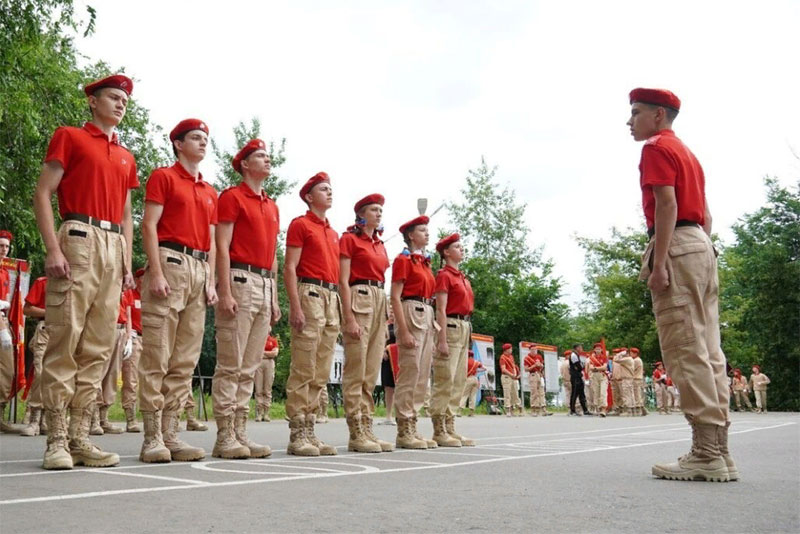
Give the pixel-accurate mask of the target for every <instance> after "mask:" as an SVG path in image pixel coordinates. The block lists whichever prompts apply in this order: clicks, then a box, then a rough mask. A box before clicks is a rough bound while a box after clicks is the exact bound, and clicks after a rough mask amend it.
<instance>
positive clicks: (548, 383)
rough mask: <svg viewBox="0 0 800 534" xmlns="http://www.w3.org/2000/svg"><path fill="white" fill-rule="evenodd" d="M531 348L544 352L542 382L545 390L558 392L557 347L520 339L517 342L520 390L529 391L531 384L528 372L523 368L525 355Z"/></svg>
mask: <svg viewBox="0 0 800 534" xmlns="http://www.w3.org/2000/svg"><path fill="white" fill-rule="evenodd" d="M531 349H536V350H540V351H542V354H544V383H545V391H546V392H547V393H558V391H559V390H560V386H559V384H558V377H559V374H558V347H556V346H554V345H543V344H542V343H536V342H535V341H520V343H519V354H518V359H519V364H518V365H519V368H520V373H521V375H522V391H523V392H528V393H530V390H531V386H530V381H529V379H528V375H529V374H530V373H528V372H527V371H526V370H525V365H524V362H525V356H527V355H528V353H529V352H530V350H531Z"/></svg>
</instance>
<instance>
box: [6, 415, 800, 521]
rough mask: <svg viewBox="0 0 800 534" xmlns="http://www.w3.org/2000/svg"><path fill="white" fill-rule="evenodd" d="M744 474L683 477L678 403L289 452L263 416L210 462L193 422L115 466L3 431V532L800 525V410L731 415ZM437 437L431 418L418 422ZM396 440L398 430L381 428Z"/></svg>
mask: <svg viewBox="0 0 800 534" xmlns="http://www.w3.org/2000/svg"><path fill="white" fill-rule="evenodd" d="M732 416H733V425H732V427H731V434H730V449H731V452H732V453H733V455H734V458H735V459H736V461H737V464H738V466H739V471H740V474H741V478H740V480H739V481H738V482H729V483H706V482H673V481H665V480H658V479H655V478H653V477H652V476H651V475H650V466H651V465H652V464H653V463H654V462H659V461H665V460H673V459H675V458H677V457H678V456H680V455H681V454H683V453H685V452H686V451H687V450H688V448H689V444H690V431H689V428H688V426H687V424H686V422H685V421H684V419H683V417H682V416H680V415H677V414H676V415H669V416H661V415H657V414H650V415H649V416H648V417H635V418H620V417H608V418H605V419H601V418H597V417H567V416H566V415H563V414H557V415H555V416H553V417H546V418H543V417H529V416H525V417H515V418H506V417H502V416H480V417H473V418H467V417H462V418H460V419H458V421H457V428H458V429H459V431H461V432H462V434H464V435H467V436H470V437H473V438H475V439H476V441H477V446H476V447H470V448H461V449H445V448H438V449H436V450H429V451H404V450H398V451H395V452H392V453H380V454H357V453H349V452H347V439H346V438H347V427H346V425H345V422H344V420H343V419H336V420H331V422H330V423H328V424H325V425H318V427H317V429H318V430H317V435H318V436H320V437H321V438H322V439H323V440H325V441H327V442H329V443H331V444H333V445H336V446H337V449H338V452H339V454H338V456H335V457H320V458H298V457H294V456H287V454H286V449H285V447H286V441H287V437H288V427H287V424H286V422H285V421H273V422H271V423H251V424H249V425H248V430H249V433H250V436H251V439H253V440H254V441H257V442H260V443H267V444H269V445H270V446H271V447H272V448H273V455H272V457H271V458H268V459H263V460H244V461H242V460H238V461H229V460H219V459H216V458H212V457H211V455H210V451H211V449H212V446H213V443H214V438H215V428H214V426H213V423H211V424H210V427H211V428H210V429H209V431H207V432H182V433H181V436H182V438H183V439H185V440H187V441H188V442H190V443H192V444H193V445H199V446H202V447H204V448H205V449H206V451H207V452H208V456H207V457H206V460H204V461H201V462H193V463H175V462H173V463H170V464H143V463H140V462H139V461H138V453H139V448H140V445H141V439H142V434H121V435H112V436H108V435H107V436H99V437H93V438H92V439H93V440H94V441H95V443H97V444H98V445H99V446H100V447H102V448H104V449H106V450H112V451H114V452H117V453H118V454H119V455H120V457H121V463H120V465H119V466H118V467H114V468H106V469H87V468H83V467H81V468H76V469H74V470H72V471H44V470H43V469H41V460H42V454H43V452H44V448H45V437H44V436H39V437H36V438H22V437H19V436H14V435H5V434H4V435H0V532H3V533H14V534H21V533H25V532H35V533H44V532H59V533H63V532H77V533H81V534H84V533H94V532H104V533H108V532H158V533H165V532H237V533H242V532H403V533H412V532H706V533H714V532H724V533H726V534H732V533H738V532H798V531H800V415H798V414H796V413H793V414H787V413H769V414H763V415H762V414H753V413H734V414H732ZM420 428H421V429H422V430H423V432H424V433H425V434H426V435H429V434H430V431H431V426H430V420H429V419H426V418H420ZM375 431H376V434H377V435H378V436H379V437H381V438H383V439H387V440H391V441H394V435H395V427H393V426H384V425H376V426H375Z"/></svg>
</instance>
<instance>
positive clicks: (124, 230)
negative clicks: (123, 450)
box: [33, 75, 139, 469]
mask: <svg viewBox="0 0 800 534" xmlns="http://www.w3.org/2000/svg"><path fill="white" fill-rule="evenodd" d="M132 90H133V82H132V81H131V80H130V78H128V77H126V76H122V75H115V76H109V77H107V78H104V79H102V80H98V81H96V82H94V83H91V84H88V85H87V86H86V87H85V88H84V92H85V93H86V95H87V98H88V103H89V109H90V110H91V114H92V118H91V120H90V121H89V122H87V123H85V124H84V125H83V127H82V128H74V127H61V128H58V129H57V130H56V131H55V133H54V134H53V137H52V139H51V140H50V145H49V146H48V148H47V154H46V155H45V158H44V166H43V167H42V172H41V174H40V176H39V182H38V184H37V186H36V191H35V192H34V196H33V209H34V213H35V214H36V222H37V224H38V227H39V229H40V231H41V233H42V241H43V242H44V245H45V248H46V249H47V257H46V259H45V265H44V268H45V273H46V274H47V277H48V279H49V283H48V284H47V298H46V301H47V328H48V332H49V334H50V337H49V340H48V345H47V349H46V352H45V356H44V360H45V361H47V365H46V366H45V368H44V369H43V371H42V378H41V380H42V391H43V399H42V405H43V408H44V411H45V417H46V419H47V425H48V427H49V429H50V430H49V432H48V434H47V450H46V452H45V455H44V461H43V464H42V467H44V468H45V469H72V466H73V465H81V464H83V465H86V466H91V467H107V466H112V465H116V464H117V463H119V457H118V456H117V455H116V454H114V453H111V452H105V451H101V450H100V449H99V448H97V447H95V446H94V445H93V444H92V442H91V441H89V437H88V428H89V423H90V420H91V417H92V412H93V411H94V403H95V395H96V392H95V385H96V384H99V383H100V380H101V378H102V377H101V373H102V371H103V367H104V364H105V361H106V360H107V359H108V358H109V357H110V354H111V350H112V346H113V344H114V341H115V337H116V328H114V325H115V324H116V319H117V315H118V312H119V297H120V288H121V287H122V288H124V289H127V288H130V287H132V286H133V275H132V273H131V257H132V256H133V254H132V252H133V251H132V243H133V222H132V215H131V193H130V190H131V189H133V188H136V187H139V180H138V178H137V175H136V162H135V160H134V158H133V154H131V153H130V152H129V151H128V150H126V149H125V148H123V147H122V145H120V143H119V139H118V137H117V134H116V133H115V129H116V127H117V126H118V125H119V123H120V122H121V121H122V119H123V117H125V110H126V108H127V105H128V98H129V97H130V94H131V91H132ZM53 195H57V196H58V210H59V213H60V214H61V219H62V221H63V224H62V225H61V227H60V228H59V230H58V233H56V231H55V222H54V217H53V211H52V209H53V208H52V204H51V200H52V197H53ZM67 408H69V409H70V417H71V421H72V422H73V424H72V425H71V426H70V432H69V435H68V432H67V427H66V410H67ZM84 423H85V424H84Z"/></svg>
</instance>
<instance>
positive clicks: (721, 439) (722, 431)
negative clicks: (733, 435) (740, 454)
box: [717, 421, 739, 482]
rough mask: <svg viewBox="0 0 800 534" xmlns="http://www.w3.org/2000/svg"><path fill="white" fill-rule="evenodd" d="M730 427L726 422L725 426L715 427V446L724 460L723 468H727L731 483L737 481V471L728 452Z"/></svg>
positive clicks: (729, 423)
mask: <svg viewBox="0 0 800 534" xmlns="http://www.w3.org/2000/svg"><path fill="white" fill-rule="evenodd" d="M730 427H731V422H730V421H728V422H727V423H726V424H725V426H718V427H717V446H718V447H719V453H720V454H721V455H722V459H723V460H725V466H726V467H727V468H728V478H729V480H730V481H731V482H733V481H734V480H739V469H738V468H737V467H736V463H734V461H733V458H732V457H731V453H730V451H728V429H729V428H730Z"/></svg>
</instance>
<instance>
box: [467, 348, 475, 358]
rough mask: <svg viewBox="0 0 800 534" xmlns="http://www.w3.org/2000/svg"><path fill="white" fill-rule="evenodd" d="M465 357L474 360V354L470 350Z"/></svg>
mask: <svg viewBox="0 0 800 534" xmlns="http://www.w3.org/2000/svg"><path fill="white" fill-rule="evenodd" d="M467 356H469V357H470V358H474V357H475V353H474V352H472V351H471V350H468V351H467Z"/></svg>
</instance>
